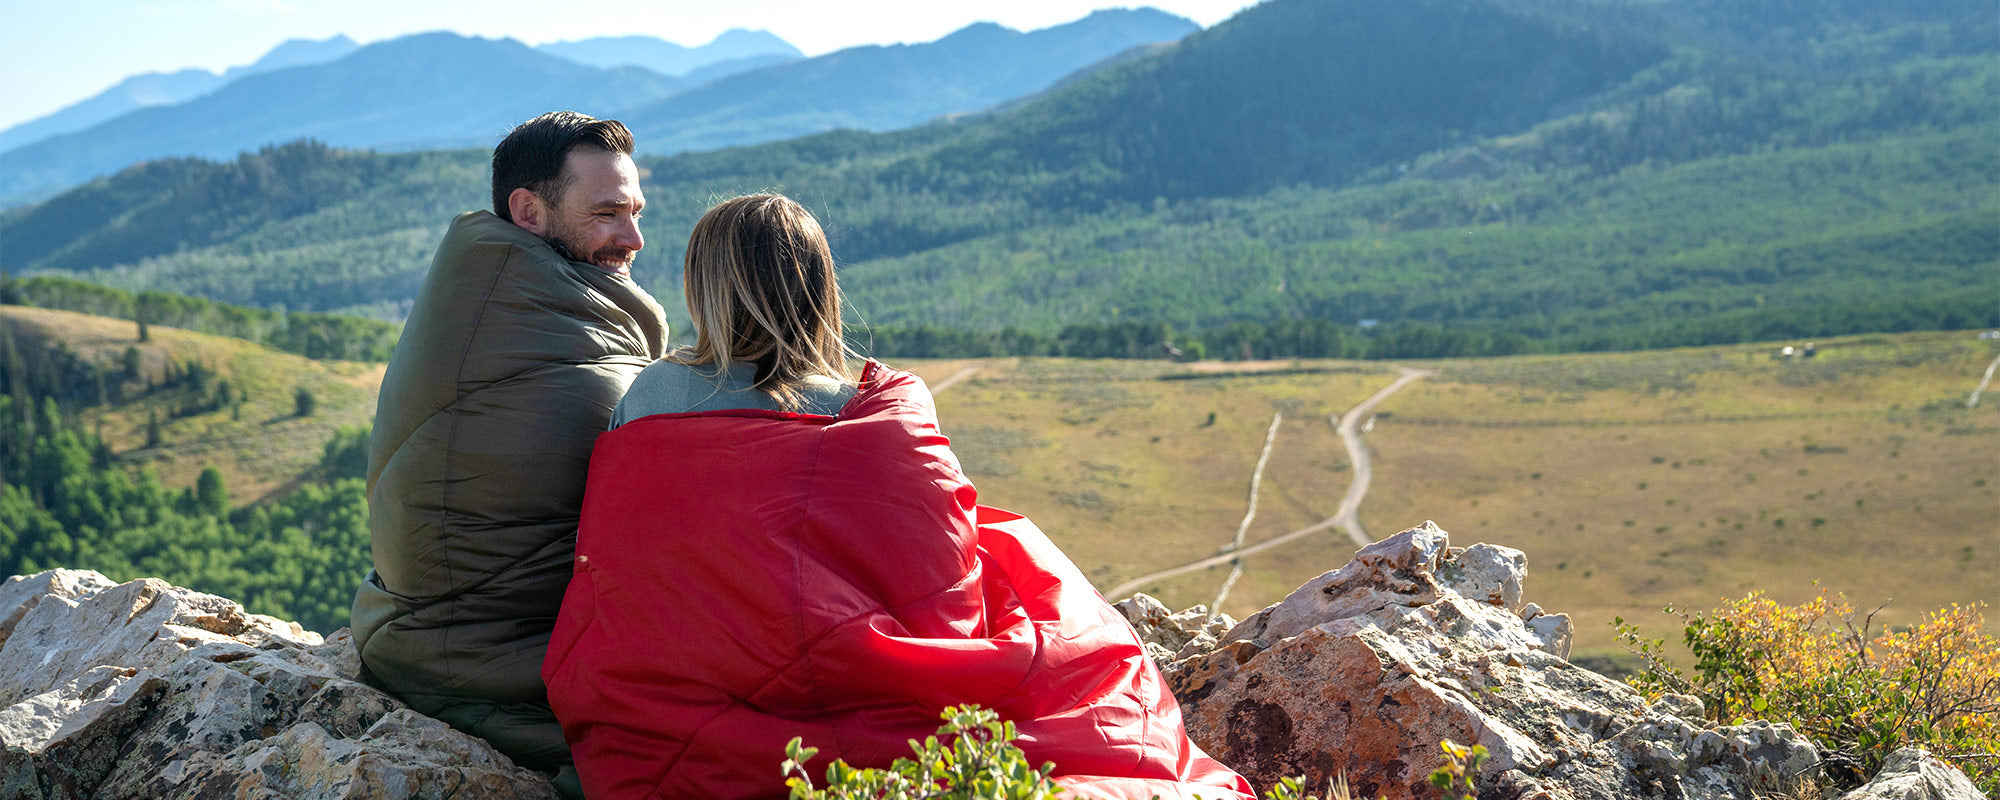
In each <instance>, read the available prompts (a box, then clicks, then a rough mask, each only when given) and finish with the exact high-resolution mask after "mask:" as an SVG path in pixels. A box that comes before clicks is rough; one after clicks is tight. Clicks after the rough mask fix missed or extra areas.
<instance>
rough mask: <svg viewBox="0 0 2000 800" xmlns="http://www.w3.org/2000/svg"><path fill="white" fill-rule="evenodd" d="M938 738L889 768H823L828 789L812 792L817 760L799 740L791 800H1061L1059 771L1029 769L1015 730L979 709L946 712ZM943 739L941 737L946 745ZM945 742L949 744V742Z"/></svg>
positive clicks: (789, 755)
mask: <svg viewBox="0 0 2000 800" xmlns="http://www.w3.org/2000/svg"><path fill="white" fill-rule="evenodd" d="M943 719H944V725H943V726H941V727H939V728H938V730H937V735H935V736H930V737H927V738H925V739H924V741H923V742H922V743H921V744H919V743H917V742H915V741H912V742H910V749H911V750H912V751H914V755H915V756H916V758H914V759H911V758H899V759H896V761H895V763H893V764H891V765H889V768H888V769H873V768H870V769H856V768H854V767H851V766H848V764H847V762H845V761H835V762H833V764H831V765H829V766H828V767H827V768H826V788H824V789H820V788H817V787H815V786H814V785H813V781H812V777H811V776H810V775H809V774H807V773H806V770H805V764H806V762H808V761H811V760H812V758H813V756H814V755H817V754H818V753H819V748H816V747H806V746H804V744H803V741H802V740H801V739H798V738H794V739H792V741H791V743H790V744H787V745H785V762H784V764H783V765H782V769H783V770H784V775H786V778H785V785H786V786H787V787H790V788H791V790H792V793H791V797H792V800H849V799H850V798H852V799H854V800H859V799H860V798H869V799H870V800H919V799H923V800H931V799H933V798H934V799H935V800H959V799H961V798H962V799H963V800H974V798H996V799H997V798H1007V800H1042V799H1043V798H1054V797H1060V796H1061V789H1060V788H1059V787H1057V786H1056V784H1055V782H1054V781H1052V780H1050V779H1049V772H1050V771H1051V770H1053V769H1054V768H1055V767H1054V765H1052V764H1044V765H1042V766H1041V767H1040V768H1036V767H1033V766H1030V765H1029V764H1028V760H1027V758H1026V757H1025V756H1024V755H1023V754H1022V753H1021V749H1020V748H1018V747H1015V746H1014V745H1013V744H1011V742H1013V740H1014V738H1015V730H1014V723H1012V722H1003V721H1001V720H1000V717H999V715H998V714H995V713H993V712H992V711H988V710H986V709H983V708H979V707H977V706H953V707H951V708H947V709H945V710H944V714H943ZM940 737H943V739H941V738H940ZM945 740H949V743H947V742H946V741H945Z"/></svg>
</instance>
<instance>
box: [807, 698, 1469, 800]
mask: <svg viewBox="0 0 2000 800" xmlns="http://www.w3.org/2000/svg"><path fill="white" fill-rule="evenodd" d="M941 718H942V719H943V720H944V724H943V725H942V726H939V727H938V729H937V734H936V735H934V736H929V737H926V738H925V739H924V740H923V741H922V742H917V741H915V740H912V741H911V742H910V750H911V754H912V755H913V756H915V757H914V758H899V759H896V761H895V763H893V764H890V765H889V768H888V769H874V768H866V769H861V768H856V767H852V766H849V765H848V764H847V762H845V761H835V762H833V763H832V764H830V765H828V766H827V768H826V775H825V778H826V786H825V787H824V788H821V787H818V786H815V785H814V784H813V780H812V775H811V774H809V773H807V772H806V763H807V762H809V761H811V760H812V759H813V756H815V755H818V754H819V748H817V747H807V746H805V742H804V740H803V739H800V738H793V739H792V741H791V742H790V743H788V744H786V745H785V761H784V763H783V764H781V765H780V766H779V769H780V770H781V772H782V774H783V775H784V776H785V786H786V787H788V788H790V789H791V800H864V799H865V800H1054V798H1060V797H1063V796H1065V795H1064V792H1063V790H1062V787H1060V786H1058V785H1056V783H1055V781H1053V780H1051V779H1050V778H1049V773H1050V772H1052V771H1054V770H1055V765H1053V764H1043V765H1042V766H1041V767H1039V768H1037V767H1032V766H1029V764H1028V759H1027V756H1026V755H1025V754H1023V753H1022V752H1021V749H1020V748H1018V747H1015V746H1014V745H1013V741H1014V739H1015V733H1016V732H1015V730H1014V723H1011V722H1006V721H1003V720H1001V719H1000V716H999V715H998V714H995V713H994V712H992V711H989V710H987V709H983V708H980V707H979V706H976V705H966V706H952V707H951V708H947V709H945V710H944V713H943V714H942V715H941ZM1447 744H1448V743H1447ZM1475 749H1476V750H1477V753H1478V757H1480V758H1484V757H1485V755H1486V750H1485V749H1484V748H1475ZM1447 752H1449V751H1447ZM1476 763H1477V762H1475V767H1474V768H1475V769H1476ZM1328 790H1329V792H1330V794H1329V796H1328V797H1327V800H1352V794H1351V793H1350V792H1349V791H1348V788H1347V776H1346V775H1345V774H1342V775H1341V776H1340V777H1339V779H1338V780H1337V781H1336V782H1334V783H1332V784H1331V785H1330V786H1329V787H1328ZM1154 800H1158V798H1154ZM1264 800H1320V798H1318V797H1316V796H1313V795H1309V794H1306V789H1305V779H1304V778H1284V779H1281V780H1279V781H1278V783H1277V784H1276V785H1274V786H1272V787H1271V788H1270V789H1269V790H1267V791H1265V793H1264Z"/></svg>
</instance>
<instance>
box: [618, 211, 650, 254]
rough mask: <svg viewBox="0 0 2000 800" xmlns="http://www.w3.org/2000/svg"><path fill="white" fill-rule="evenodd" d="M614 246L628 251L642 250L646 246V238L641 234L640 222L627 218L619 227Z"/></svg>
mask: <svg viewBox="0 0 2000 800" xmlns="http://www.w3.org/2000/svg"><path fill="white" fill-rule="evenodd" d="M612 244H615V245H618V246H619V247H623V248H625V249H627V250H640V249H643V248H645V246H646V236H645V234H642V233H640V232H639V220H637V219H635V218H632V217H626V218H625V219H624V220H623V221H622V222H621V224H620V225H619V226H618V233H617V236H616V238H615V239H614V240H613V241H612Z"/></svg>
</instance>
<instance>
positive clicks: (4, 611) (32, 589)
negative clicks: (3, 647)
mask: <svg viewBox="0 0 2000 800" xmlns="http://www.w3.org/2000/svg"><path fill="white" fill-rule="evenodd" d="M116 585H117V584H114V583H112V582H111V579H110V578H106V577H104V576H103V575H99V574H97V573H95V572H92V571H90V570H82V569H52V570H49V571H47V572H37V573H35V574H33V575H16V576H14V577H12V578H8V579H7V582H6V583H4V584H0V644H6V642H7V637H9V636H12V635H13V634H14V626H15V625H18V624H20V622H21V617H23V616H25V615H26V614H27V613H28V612H29V611H32V610H34V608H35V606H36V605H37V604H39V603H41V602H42V598H44V597H51V596H53V597H66V598H72V599H74V598H77V597H82V596H84V595H87V594H91V593H94V592H96V591H98V590H99V589H109V588H111V587H112V586H116Z"/></svg>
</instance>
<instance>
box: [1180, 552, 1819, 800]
mask: <svg viewBox="0 0 2000 800" xmlns="http://www.w3.org/2000/svg"><path fill="white" fill-rule="evenodd" d="M1525 573H1526V559H1525V557H1523V555H1522V554H1521V552H1520V551H1518V550H1513V549H1510V548H1505V547H1495V546H1492V545H1485V544H1475V545H1472V546H1471V547H1466V548H1454V547H1451V546H1450V545H1449V541H1448V538H1447V535H1446V533H1445V532H1444V531H1443V530H1440V529H1438V528H1437V527H1436V526H1435V525H1432V524H1429V523H1426V524H1425V525H1423V526H1422V527H1418V528H1413V529H1410V530H1407V531H1403V532H1402V533H1399V534H1396V535H1395V536H1392V537H1389V538H1388V539H1385V540H1383V541H1380V542H1377V543H1376V544H1374V545H1371V546H1369V547H1367V548H1365V549H1363V550H1362V551H1361V552H1360V553H1359V554H1357V555H1356V556H1355V559H1354V561H1353V562H1351V563H1349V564H1348V565H1347V566H1345V567H1342V568H1341V569H1339V570H1336V571H1333V572H1329V573H1326V574H1325V575H1322V576H1320V577H1318V578H1316V579H1314V580H1312V581H1311V582H1308V583H1307V584H1306V585H1304V586H1301V587H1299V589H1298V590H1296V591H1294V592H1293V593H1292V594H1291V595H1290V596H1288V597H1286V598H1285V599H1284V600H1283V601H1281V602H1279V603H1277V604H1275V605H1272V606H1271V607H1269V608H1266V609H1264V610H1262V611H1260V612H1258V613H1257V614H1255V615H1253V616H1251V617H1250V618H1248V619H1246V620H1244V621H1243V622H1242V623H1241V624H1239V625H1237V626H1235V627H1234V628H1233V629H1231V630H1229V631H1228V632H1226V633H1224V634H1223V635H1222V636H1221V637H1219V641H1218V643H1217V644H1216V645H1215V646H1214V647H1213V648H1210V649H1208V650H1206V651H1205V652H1192V653H1191V652H1186V651H1183V652H1181V653H1180V654H1178V655H1179V656H1180V657H1179V658H1177V659H1176V660H1174V661H1172V662H1170V663H1168V664H1166V665H1165V672H1166V673H1167V676H1168V680H1169V682H1170V683H1171V685H1172V686H1173V689H1174V693H1175V696H1176V697H1178V698H1180V701H1181V707H1182V710H1183V713H1184V715H1185V717H1186V719H1187V724H1188V732H1189V734H1190V735H1192V737H1193V738H1194V740H1195V741H1196V742H1197V743H1199V744H1200V745H1201V746H1202V747H1203V748H1204V749H1206V750H1208V752H1209V753H1210V754H1211V755H1214V756H1215V757H1216V758H1217V759H1219V760H1221V761H1222V762H1223V763H1226V764H1229V765H1231V766H1233V767H1235V768H1236V769H1237V770H1238V771H1240V772H1242V773H1243V774H1244V775H1245V777H1248V778H1249V779H1250V781H1251V783H1253V784H1256V785H1257V786H1259V787H1260V788H1261V787H1267V786H1270V785H1272V784H1273V783H1275V782H1276V781H1277V780H1278V779H1279V778H1281V777H1284V776H1292V775H1304V776H1305V777H1306V783H1307V785H1308V786H1324V785H1326V783H1327V781H1329V780H1333V779H1335V778H1336V777H1337V776H1340V775H1343V774H1344V775H1345V776H1346V780H1347V781H1348V783H1349V785H1351V786H1352V787H1353V788H1354V789H1355V790H1356V794H1357V795H1358V796H1365V797H1376V796H1378V795H1380V796H1386V797H1388V798H1390V800H1416V799H1417V798H1425V799H1426V800H1427V799H1428V798H1432V797H1435V796H1436V791H1435V790H1434V789H1432V788H1431V787H1430V785H1429V782H1428V778H1429V775H1430V773H1431V772H1432V771H1433V770H1435V769H1437V768H1439V767H1441V766H1443V764H1444V754H1443V752H1442V750H1441V749H1440V744H1439V743H1440V742H1441V741H1443V740H1446V739H1449V740H1453V741H1455V742H1458V743H1461V744H1465V745H1472V744H1479V745H1484V746H1485V747H1486V749H1487V750H1488V751H1489V752H1490V753H1491V758H1490V760H1489V761H1487V763H1486V764H1485V766H1484V769H1483V771H1482V774H1481V776H1480V780H1479V785H1480V786H1481V787H1482V791H1481V795H1480V796H1481V798H1483V799H1484V798H1494V799H1495V800H1501V799H1504V798H1547V799H1549V800H1568V799H1569V798H1576V800H1584V799H1585V798H1626V797H1631V798H1642V797H1668V798H1690V799H1697V798H1748V797H1751V796H1752V795H1753V790H1756V789H1758V788H1760V787H1759V782H1760V781H1763V780H1768V779H1769V777H1770V776H1776V775H1796V774H1798V773H1800V772H1803V771H1805V770H1808V769H1810V768H1811V767H1812V766H1813V765H1814V764H1815V763H1816V761H1817V754H1816V752H1815V751H1814V749H1813V747H1812V745H1811V744H1810V743H1808V742H1807V741H1806V740H1805V739H1803V738H1802V737H1800V736H1799V735H1798V734H1796V733H1794V732H1792V731H1791V730H1790V729H1789V728H1785V727H1783V726H1774V725H1770V724H1766V723H1754V724H1749V725H1738V726H1729V727H1721V728H1710V727H1707V726H1706V725H1704V724H1703V723H1702V722H1701V721H1700V710H1701V706H1700V703H1699V701H1696V700H1695V699H1694V698H1691V697H1669V698H1666V699H1664V700H1662V701H1660V702H1657V703H1653V704H1650V705H1649V704H1648V703H1646V702H1645V700H1644V699H1643V698H1641V697H1640V696H1639V695H1638V694H1637V693H1636V692H1634V691H1633V690H1631V689H1630V688H1628V687H1626V686H1625V685H1624V684H1622V683H1619V682H1617V681H1613V680H1610V679H1608V678H1605V677H1603V676H1601V675H1598V674H1596V673H1594V672H1590V671H1588V670H1585V669H1581V668H1579V667H1577V666H1575V665H1573V664H1571V663H1569V662H1568V661H1567V660H1566V659H1567V656H1568V655H1569V640H1570V623H1569V619H1568V617H1566V616H1564V615H1561V614H1545V613H1543V612H1542V611H1541V609H1539V608H1538V607H1536V606H1535V605H1534V604H1532V603H1529V604H1523V603H1522V602H1521V581H1522V578H1523V577H1524V575H1525Z"/></svg>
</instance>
